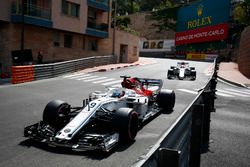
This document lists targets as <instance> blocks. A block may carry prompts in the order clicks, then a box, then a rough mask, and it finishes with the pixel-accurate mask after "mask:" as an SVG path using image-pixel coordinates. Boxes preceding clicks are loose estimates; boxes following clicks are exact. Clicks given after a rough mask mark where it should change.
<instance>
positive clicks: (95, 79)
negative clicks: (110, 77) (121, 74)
mask: <svg viewBox="0 0 250 167" xmlns="http://www.w3.org/2000/svg"><path fill="white" fill-rule="evenodd" d="M105 78H107V77H99V78H93V79H87V80H84V82H91V81H97V80H101V79H105Z"/></svg>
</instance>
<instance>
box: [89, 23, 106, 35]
mask: <svg viewBox="0 0 250 167" xmlns="http://www.w3.org/2000/svg"><path fill="white" fill-rule="evenodd" d="M86 34H88V35H91V36H95V37H98V38H108V24H105V23H100V24H97V23H94V22H91V21H88V26H87V29H86Z"/></svg>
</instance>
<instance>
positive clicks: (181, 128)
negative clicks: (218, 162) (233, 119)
mask: <svg viewBox="0 0 250 167" xmlns="http://www.w3.org/2000/svg"><path fill="white" fill-rule="evenodd" d="M217 70H218V65H217V62H216V60H215V61H214V73H213V75H212V76H211V78H210V79H209V81H208V82H207V84H206V85H205V86H204V87H203V89H201V90H200V91H199V93H198V95H197V96H196V98H195V99H194V100H193V101H192V103H191V104H190V105H189V106H188V107H187V108H186V109H185V111H184V112H183V113H182V115H180V116H179V117H178V119H177V120H176V121H175V123H174V124H172V126H171V127H170V128H169V129H168V131H166V132H165V133H164V134H163V135H162V137H161V138H160V139H159V140H158V141H157V143H156V144H155V145H154V146H153V147H152V148H151V149H150V150H149V152H148V153H147V154H146V155H143V156H142V157H140V158H139V160H138V162H136V163H135V164H134V165H133V167H141V166H142V167H156V166H157V167H163V166H164V167H165V166H171V167H189V166H190V167H199V166H200V157H201V153H205V152H207V151H208V149H209V134H210V116H211V112H215V107H214V100H215V99H216V95H215V92H216V84H217Z"/></svg>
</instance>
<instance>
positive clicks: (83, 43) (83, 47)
mask: <svg viewBox="0 0 250 167" xmlns="http://www.w3.org/2000/svg"><path fill="white" fill-rule="evenodd" d="M85 42H86V40H85V37H83V38H82V49H83V50H84V49H85Z"/></svg>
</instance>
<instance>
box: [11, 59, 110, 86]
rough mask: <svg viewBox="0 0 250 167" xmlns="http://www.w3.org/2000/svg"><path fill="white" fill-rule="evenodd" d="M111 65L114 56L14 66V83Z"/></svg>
mask: <svg viewBox="0 0 250 167" xmlns="http://www.w3.org/2000/svg"><path fill="white" fill-rule="evenodd" d="M111 63H114V56H113V55H108V56H95V57H87V58H82V59H77V60H71V61H64V62H58V63H50V64H41V65H30V66H13V67H12V78H13V79H12V83H13V84H18V83H23V82H30V81H33V80H40V79H46V78H53V77H56V76H59V75H62V74H65V73H69V72H75V71H79V70H82V69H85V68H90V67H94V66H99V65H106V64H111Z"/></svg>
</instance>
